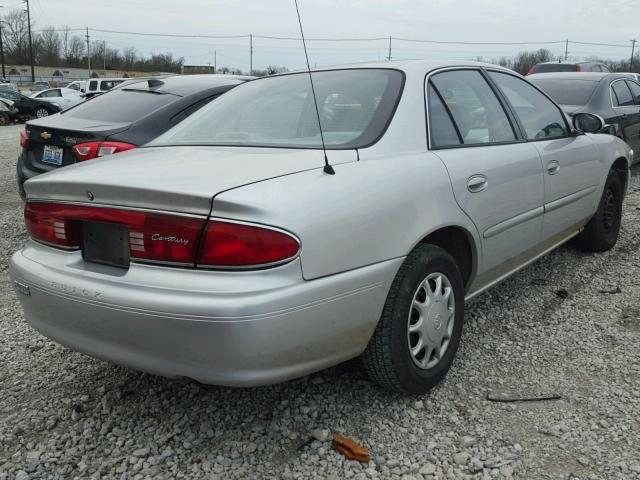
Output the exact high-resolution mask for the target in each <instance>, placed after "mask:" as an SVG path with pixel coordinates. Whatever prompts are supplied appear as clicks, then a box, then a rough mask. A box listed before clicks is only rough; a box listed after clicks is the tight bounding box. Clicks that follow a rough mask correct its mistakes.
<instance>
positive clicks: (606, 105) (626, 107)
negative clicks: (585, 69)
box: [527, 73, 640, 162]
mask: <svg viewBox="0 0 640 480" xmlns="http://www.w3.org/2000/svg"><path fill="white" fill-rule="evenodd" d="M527 80H529V81H530V82H531V83H533V84H534V85H536V86H537V87H539V88H540V89H542V90H544V92H545V93H546V94H547V95H549V96H550V97H551V98H553V99H554V100H555V101H556V102H557V103H559V104H560V106H561V107H562V108H563V110H564V111H565V112H566V113H568V114H569V115H570V116H572V115H574V114H575V113H578V112H589V113H595V114H596V115H600V116H601V117H602V118H604V120H605V123H606V124H607V125H608V127H607V130H606V131H607V132H608V133H612V134H614V135H616V136H618V137H620V138H621V139H623V140H624V141H625V142H627V143H628V144H629V146H630V147H631V148H633V150H634V152H635V158H634V160H635V161H636V162H637V161H638V160H640V84H639V83H638V82H636V81H634V80H633V79H632V78H631V77H629V75H627V74H624V73H541V74H536V75H531V76H529V77H527Z"/></svg>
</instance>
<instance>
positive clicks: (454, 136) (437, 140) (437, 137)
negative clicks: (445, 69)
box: [427, 83, 461, 148]
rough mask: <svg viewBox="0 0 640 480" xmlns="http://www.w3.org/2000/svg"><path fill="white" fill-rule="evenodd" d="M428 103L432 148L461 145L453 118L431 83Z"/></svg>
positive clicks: (428, 90)
mask: <svg viewBox="0 0 640 480" xmlns="http://www.w3.org/2000/svg"><path fill="white" fill-rule="evenodd" d="M427 101H428V103H429V135H430V137H431V146H432V147H435V148H439V147H451V146H455V145H460V144H461V140H460V137H459V136H458V131H457V130H456V127H455V125H454V124H453V121H452V120H451V116H450V115H449V112H448V111H447V109H446V107H445V106H444V103H442V100H440V96H439V95H438V94H437V92H436V91H435V89H434V88H433V85H431V83H429V85H428V87H427Z"/></svg>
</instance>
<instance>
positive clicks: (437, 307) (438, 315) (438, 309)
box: [427, 302, 446, 332]
mask: <svg viewBox="0 0 640 480" xmlns="http://www.w3.org/2000/svg"><path fill="white" fill-rule="evenodd" d="M445 310H446V308H445V305H444V303H442V302H435V303H434V304H433V305H432V306H431V308H430V309H429V314H428V317H427V318H428V319H429V322H428V323H429V324H431V326H432V328H433V329H434V330H435V331H436V332H440V330H442V327H443V326H444V320H445Z"/></svg>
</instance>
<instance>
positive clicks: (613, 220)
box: [576, 170, 623, 252]
mask: <svg viewBox="0 0 640 480" xmlns="http://www.w3.org/2000/svg"><path fill="white" fill-rule="evenodd" d="M622 195H623V186H622V181H621V180H620V176H619V175H618V174H617V173H616V172H615V171H613V170H611V171H610V172H609V175H608V176H607V182H606V183H605V186H604V191H603V192H602V198H601V199H600V204H599V205H598V210H597V211H596V214H595V215H594V216H593V217H592V218H591V220H589V223H587V225H586V227H585V229H584V231H583V232H582V233H581V234H580V235H578V237H576V244H577V245H578V247H580V248H582V249H583V250H587V251H589V252H605V251H607V250H610V249H611V248H613V247H614V245H615V244H616V243H617V242H618V234H619V232H620V224H621V221H622Z"/></svg>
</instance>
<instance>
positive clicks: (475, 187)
mask: <svg viewBox="0 0 640 480" xmlns="http://www.w3.org/2000/svg"><path fill="white" fill-rule="evenodd" d="M488 185H489V181H488V180H487V177H485V176H484V175H480V174H478V175H472V176H470V177H469V178H468V179H467V190H469V191H470V192H471V193H478V192H481V191H482V190H484V189H485V188H487V186H488Z"/></svg>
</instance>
